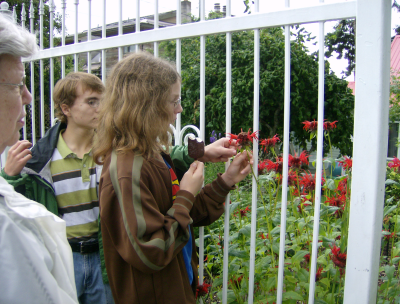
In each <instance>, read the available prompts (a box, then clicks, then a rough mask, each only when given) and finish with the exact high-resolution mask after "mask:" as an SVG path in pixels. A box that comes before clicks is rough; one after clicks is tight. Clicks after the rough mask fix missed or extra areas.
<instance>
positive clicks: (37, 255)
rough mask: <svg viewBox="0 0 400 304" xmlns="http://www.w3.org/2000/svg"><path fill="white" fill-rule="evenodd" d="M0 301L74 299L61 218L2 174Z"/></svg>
mask: <svg viewBox="0 0 400 304" xmlns="http://www.w3.org/2000/svg"><path fill="white" fill-rule="evenodd" d="M0 303H2V304H8V303H12V304H17V303H23V304H26V303H38V304H46V303H56V304H58V303H60V304H70V303H74V304H76V303H78V300H77V295H76V287H75V279H74V267H73V259H72V252H71V247H70V246H69V244H68V241H67V238H66V232H65V222H64V221H63V220H62V219H60V218H59V217H57V216H55V215H54V214H52V213H50V212H49V211H47V209H46V208H45V207H44V206H42V205H40V204H38V203H36V202H34V201H31V200H29V199H27V198H25V197H24V196H22V195H21V194H19V193H17V192H15V191H14V188H13V187H12V186H10V185H9V184H8V183H7V182H6V181H5V180H4V179H3V178H2V177H0Z"/></svg>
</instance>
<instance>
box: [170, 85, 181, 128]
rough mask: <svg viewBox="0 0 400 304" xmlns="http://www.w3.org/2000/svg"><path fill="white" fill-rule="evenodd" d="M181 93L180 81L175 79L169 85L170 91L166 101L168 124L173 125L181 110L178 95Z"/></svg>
mask: <svg viewBox="0 0 400 304" xmlns="http://www.w3.org/2000/svg"><path fill="white" fill-rule="evenodd" d="M180 94H181V83H180V82H179V81H177V82H176V83H175V84H173V85H172V87H171V93H170V95H169V98H168V101H167V109H168V112H169V113H170V122H169V123H170V124H172V125H174V124H175V121H176V118H177V116H178V114H179V113H181V112H182V111H183V109H182V106H181V103H180V100H179V96H180Z"/></svg>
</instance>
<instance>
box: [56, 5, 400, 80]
mask: <svg viewBox="0 0 400 304" xmlns="http://www.w3.org/2000/svg"><path fill="white" fill-rule="evenodd" d="M199 1H200V0H191V7H192V14H193V15H195V16H198V15H199ZM345 1H347V0H325V1H324V3H337V2H345ZM74 2H75V1H73V0H67V7H66V14H67V18H66V27H67V32H68V34H73V33H74V32H75V5H74V4H73V3H74ZM154 2H155V0H140V15H141V16H147V15H152V14H154V8H155V4H154ZM226 2H227V0H205V14H206V16H207V15H208V13H209V12H210V11H213V10H214V4H215V3H220V6H221V10H222V7H223V6H224V5H226ZM319 2H320V0H290V7H293V8H299V7H307V6H312V5H317V4H319ZM54 3H55V5H56V11H57V12H60V13H61V0H54ZM91 3H92V28H93V27H97V26H101V25H102V18H103V7H102V3H103V1H102V0H92V1H91ZM118 3H119V1H117V0H114V1H107V4H106V22H107V23H112V22H117V21H118V17H119V5H118ZM135 3H136V1H134V0H122V8H123V10H122V19H123V20H126V19H128V18H129V19H132V18H135V17H136V4H135ZM259 3H260V4H259V11H260V12H271V11H276V10H281V9H283V8H284V7H285V0H259ZM176 4H177V0H158V11H159V13H162V12H168V11H172V10H176ZM244 10H245V6H244V4H243V0H231V13H232V15H234V16H240V15H243V14H244ZM252 11H254V8H253V9H252ZM78 16H79V17H78V30H79V32H81V31H84V30H87V28H88V1H86V0H80V1H79V7H78ZM335 24H336V21H331V22H326V23H325V34H326V33H328V32H332V31H333V26H334V25H335ZM396 25H400V13H398V12H397V10H396V9H392V23H391V29H392V33H391V35H392V36H393V35H394V31H393V28H394V27H395V26H396ZM303 26H304V28H305V29H306V31H308V32H310V33H312V34H313V36H317V39H318V32H319V25H318V24H305V25H303ZM317 39H316V40H315V41H317ZM308 48H309V50H310V52H314V51H317V50H318V44H317V45H315V46H314V45H312V44H309V45H308ZM328 61H329V62H330V65H331V68H332V70H333V71H334V72H335V74H336V75H337V76H338V77H342V74H341V73H342V71H343V70H345V69H346V67H347V60H345V59H342V60H338V59H336V56H335V55H333V56H332V57H331V58H329V59H328ZM346 79H347V80H348V81H353V80H354V76H349V77H347V78H346Z"/></svg>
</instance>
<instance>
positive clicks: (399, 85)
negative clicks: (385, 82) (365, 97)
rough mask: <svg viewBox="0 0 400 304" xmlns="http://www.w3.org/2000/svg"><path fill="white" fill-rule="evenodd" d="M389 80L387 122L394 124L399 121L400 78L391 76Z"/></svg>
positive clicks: (394, 75)
mask: <svg viewBox="0 0 400 304" xmlns="http://www.w3.org/2000/svg"><path fill="white" fill-rule="evenodd" d="M391 78H392V79H391V82H390V99H389V101H390V109H389V120H390V121H392V122H395V121H399V120H400V76H399V75H396V74H392V77H391Z"/></svg>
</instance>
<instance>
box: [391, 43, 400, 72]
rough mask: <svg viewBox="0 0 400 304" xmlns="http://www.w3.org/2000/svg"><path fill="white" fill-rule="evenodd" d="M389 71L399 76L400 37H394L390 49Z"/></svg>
mask: <svg viewBox="0 0 400 304" xmlns="http://www.w3.org/2000/svg"><path fill="white" fill-rule="evenodd" d="M390 69H391V71H392V73H395V74H400V35H396V36H395V37H394V39H393V41H392V47H391V49H390Z"/></svg>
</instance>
